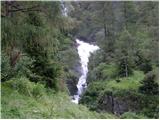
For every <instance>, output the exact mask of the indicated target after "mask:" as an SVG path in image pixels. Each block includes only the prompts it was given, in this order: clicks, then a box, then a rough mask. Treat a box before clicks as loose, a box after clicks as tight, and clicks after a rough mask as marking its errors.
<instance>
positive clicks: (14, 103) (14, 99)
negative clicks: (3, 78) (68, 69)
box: [1, 78, 116, 119]
mask: <svg viewBox="0 0 160 120" xmlns="http://www.w3.org/2000/svg"><path fill="white" fill-rule="evenodd" d="M19 82H20V83H19ZM21 85H22V86H23V87H24V88H23V89H22V87H21ZM15 86H16V87H15ZM19 87H20V88H19ZM28 91H29V92H30V93H29V92H28ZM35 91H36V92H35ZM47 91H48V92H47ZM24 93H26V94H24ZM28 93H29V94H28ZM1 95H2V118H15V119H18V118H21V119H25V118H30V119H34V118H35V119H38V118H46V119H48V118H50V119H51V118H52V119H55V118H70V119H71V118H72V119H73V118H76V119H80V118H105V119H107V118H116V116H114V115H112V114H108V113H100V114H99V113H96V112H91V111H89V110H88V109H87V108H86V107H85V106H83V105H76V104H74V103H72V102H71V101H70V98H69V97H68V95H67V94H66V93H64V92H57V93H54V91H53V90H49V89H46V88H44V86H43V85H42V84H39V83H34V82H30V81H29V80H28V79H26V78H16V80H10V81H7V82H4V83H2V94H1ZM77 113H78V114H77Z"/></svg>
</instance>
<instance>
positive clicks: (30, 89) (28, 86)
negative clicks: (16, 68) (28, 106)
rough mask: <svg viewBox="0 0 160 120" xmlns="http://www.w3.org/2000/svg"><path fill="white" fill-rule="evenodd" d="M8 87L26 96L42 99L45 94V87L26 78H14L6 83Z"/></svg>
mask: <svg viewBox="0 0 160 120" xmlns="http://www.w3.org/2000/svg"><path fill="white" fill-rule="evenodd" d="M4 84H5V85H6V86H8V87H10V88H12V89H14V90H17V91H18V92H19V93H21V94H24V95H26V96H34V97H36V98H37V97H40V96H43V94H44V93H45V88H44V85H42V84H40V83H34V84H33V82H30V81H29V79H27V78H26V77H20V78H14V79H11V80H9V81H6V82H5V83H4Z"/></svg>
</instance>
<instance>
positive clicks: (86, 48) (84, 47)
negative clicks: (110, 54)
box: [72, 39, 99, 104]
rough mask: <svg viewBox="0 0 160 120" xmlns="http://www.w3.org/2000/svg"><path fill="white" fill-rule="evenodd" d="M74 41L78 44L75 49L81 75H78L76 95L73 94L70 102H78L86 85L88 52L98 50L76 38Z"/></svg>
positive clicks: (94, 46)
mask: <svg viewBox="0 0 160 120" xmlns="http://www.w3.org/2000/svg"><path fill="white" fill-rule="evenodd" d="M76 42H77V44H78V47H77V50H78V54H79V57H80V63H81V71H82V75H81V76H80V78H79V81H78V84H77V88H78V92H77V94H76V95H74V96H73V99H72V102H74V103H76V104H78V102H79V99H80V95H81V94H82V92H83V90H84V89H85V88H86V87H87V83H86V78H87V73H88V62H89V57H90V54H91V53H93V52H95V51H96V50H98V49H99V47H98V46H96V45H92V44H89V43H86V42H83V41H80V40H78V39H76Z"/></svg>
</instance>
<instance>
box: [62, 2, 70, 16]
mask: <svg viewBox="0 0 160 120" xmlns="http://www.w3.org/2000/svg"><path fill="white" fill-rule="evenodd" d="M61 6H62V15H63V16H66V17H67V16H68V9H67V7H66V6H65V3H64V1H63V0H61Z"/></svg>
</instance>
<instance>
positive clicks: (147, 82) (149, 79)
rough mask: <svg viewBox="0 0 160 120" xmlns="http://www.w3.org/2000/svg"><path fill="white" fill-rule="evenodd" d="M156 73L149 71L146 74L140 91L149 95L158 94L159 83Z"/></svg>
mask: <svg viewBox="0 0 160 120" xmlns="http://www.w3.org/2000/svg"><path fill="white" fill-rule="evenodd" d="M155 77H156V75H155V73H153V72H149V73H147V74H146V76H145V78H144V80H143V81H142V82H141V84H142V86H140V87H139V92H140V93H143V94H147V95H158V93H159V85H158V83H156V82H155Z"/></svg>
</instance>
